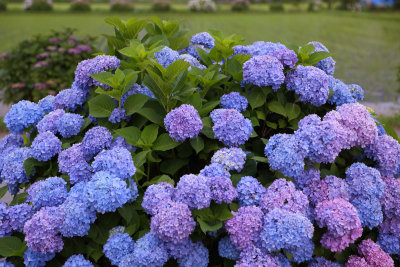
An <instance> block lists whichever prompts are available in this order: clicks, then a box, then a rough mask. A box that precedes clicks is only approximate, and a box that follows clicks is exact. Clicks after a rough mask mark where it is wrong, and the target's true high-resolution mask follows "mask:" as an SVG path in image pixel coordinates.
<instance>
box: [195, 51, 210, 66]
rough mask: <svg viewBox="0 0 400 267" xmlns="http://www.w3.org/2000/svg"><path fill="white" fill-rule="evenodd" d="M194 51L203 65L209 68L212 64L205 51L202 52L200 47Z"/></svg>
mask: <svg viewBox="0 0 400 267" xmlns="http://www.w3.org/2000/svg"><path fill="white" fill-rule="evenodd" d="M196 51H197V54H198V55H199V57H200V59H201V61H203V63H205V64H206V65H207V66H210V65H212V64H213V63H212V61H211V59H210V57H209V55H208V53H207V52H206V51H204V50H203V49H201V48H200V47H197V48H196Z"/></svg>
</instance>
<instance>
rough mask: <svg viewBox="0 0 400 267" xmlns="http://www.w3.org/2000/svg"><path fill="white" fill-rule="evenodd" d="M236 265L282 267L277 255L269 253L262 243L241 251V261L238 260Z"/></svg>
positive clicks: (237, 266)
mask: <svg viewBox="0 0 400 267" xmlns="http://www.w3.org/2000/svg"><path fill="white" fill-rule="evenodd" d="M235 266H236V267H250V266H268V267H282V266H281V265H280V264H279V260H278V258H277V257H275V256H273V254H269V253H268V252H267V251H266V250H265V249H264V248H263V247H261V246H260V245H255V246H251V247H248V248H245V249H244V250H243V251H242V252H241V253H240V261H238V262H236V265H235Z"/></svg>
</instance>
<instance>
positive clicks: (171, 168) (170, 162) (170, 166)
mask: <svg viewBox="0 0 400 267" xmlns="http://www.w3.org/2000/svg"><path fill="white" fill-rule="evenodd" d="M188 162H189V160H188V159H167V160H163V162H161V165H160V171H161V172H164V173H167V174H170V175H174V174H175V173H176V172H177V171H179V170H180V169H181V168H182V167H184V166H186V165H187V164H188Z"/></svg>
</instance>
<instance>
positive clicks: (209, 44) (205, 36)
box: [190, 32, 215, 49]
mask: <svg viewBox="0 0 400 267" xmlns="http://www.w3.org/2000/svg"><path fill="white" fill-rule="evenodd" d="M214 42H215V40H214V38H213V37H212V36H211V34H209V33H208V32H200V33H197V34H195V35H193V36H192V39H191V40H190V43H191V44H192V45H203V46H204V47H206V48H208V49H211V48H213V47H214Z"/></svg>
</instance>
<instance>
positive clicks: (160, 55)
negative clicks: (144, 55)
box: [154, 46, 179, 68]
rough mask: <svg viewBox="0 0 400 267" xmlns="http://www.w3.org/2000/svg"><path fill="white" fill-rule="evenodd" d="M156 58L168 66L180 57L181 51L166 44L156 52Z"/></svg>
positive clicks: (161, 63)
mask: <svg viewBox="0 0 400 267" xmlns="http://www.w3.org/2000/svg"><path fill="white" fill-rule="evenodd" d="M154 58H155V59H156V60H157V61H158V63H159V64H160V65H162V66H163V67H164V68H166V67H168V66H169V65H171V64H172V62H174V61H176V60H178V59H179V53H178V52H177V51H174V50H172V49H171V48H169V47H167V46H165V47H164V48H163V49H161V50H160V51H158V52H156V53H154Z"/></svg>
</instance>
